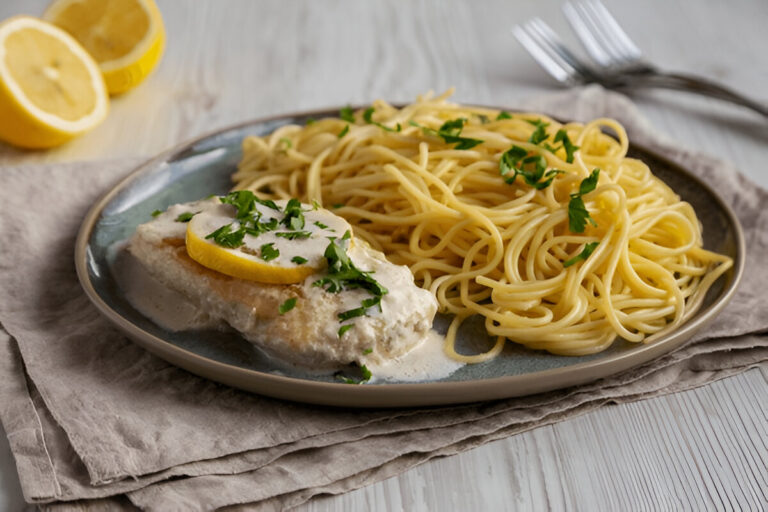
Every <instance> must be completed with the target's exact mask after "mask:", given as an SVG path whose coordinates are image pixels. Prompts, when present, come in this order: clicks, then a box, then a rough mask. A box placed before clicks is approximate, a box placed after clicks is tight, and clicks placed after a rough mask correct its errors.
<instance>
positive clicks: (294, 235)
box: [275, 231, 312, 240]
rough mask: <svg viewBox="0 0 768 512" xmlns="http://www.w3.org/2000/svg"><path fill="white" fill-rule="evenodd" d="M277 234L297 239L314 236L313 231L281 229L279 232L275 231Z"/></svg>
mask: <svg viewBox="0 0 768 512" xmlns="http://www.w3.org/2000/svg"><path fill="white" fill-rule="evenodd" d="M275 236H279V237H280V238H287V239H288V240H296V239H297V238H299V239H303V238H309V237H310V236H312V233H310V232H309V231H281V232H279V233H275Z"/></svg>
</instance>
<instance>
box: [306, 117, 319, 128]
mask: <svg viewBox="0 0 768 512" xmlns="http://www.w3.org/2000/svg"><path fill="white" fill-rule="evenodd" d="M316 122H317V119H315V118H314V117H309V118H307V120H306V121H304V124H305V125H307V126H309V125H311V124H315V123H316Z"/></svg>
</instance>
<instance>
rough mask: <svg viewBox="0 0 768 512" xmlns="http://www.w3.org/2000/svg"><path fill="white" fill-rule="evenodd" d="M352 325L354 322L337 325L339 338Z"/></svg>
mask: <svg viewBox="0 0 768 512" xmlns="http://www.w3.org/2000/svg"><path fill="white" fill-rule="evenodd" d="M354 326H355V324H347V325H342V326H341V327H339V338H341V337H342V336H343V335H344V333H345V332H347V331H348V330H350V329H351V328H353V327H354ZM352 384H354V383H352Z"/></svg>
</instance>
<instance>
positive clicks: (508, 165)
mask: <svg viewBox="0 0 768 512" xmlns="http://www.w3.org/2000/svg"><path fill="white" fill-rule="evenodd" d="M510 171H512V172H513V174H512V176H507V175H508V174H509V173H510ZM563 172H564V171H560V170H557V169H551V170H549V171H547V159H546V158H544V157H543V156H541V155H535V154H534V155H530V156H528V151H527V150H526V149H525V148H522V147H520V146H512V147H511V148H509V149H508V150H507V151H505V152H504V153H503V154H502V155H501V159H500V160H499V173H501V175H502V176H507V177H506V178H504V181H506V182H507V183H509V184H510V185H511V184H512V183H514V182H515V180H516V179H517V177H518V176H522V177H523V180H525V182H526V183H527V184H528V185H530V186H532V187H534V188H535V189H537V190H541V189H544V188H547V187H548V186H549V185H550V184H551V183H552V180H554V179H555V176H556V175H558V174H562V173H563ZM542 178H546V179H544V181H542Z"/></svg>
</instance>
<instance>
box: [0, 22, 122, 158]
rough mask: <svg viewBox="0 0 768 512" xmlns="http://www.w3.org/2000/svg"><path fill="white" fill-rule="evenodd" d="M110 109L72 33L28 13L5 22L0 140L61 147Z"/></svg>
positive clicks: (1, 30)
mask: <svg viewBox="0 0 768 512" xmlns="http://www.w3.org/2000/svg"><path fill="white" fill-rule="evenodd" d="M108 110H109V98H108V97H107V93H106V89H105V87H104V81H103V79H102V77H101V73H100V72H99V68H98V66H97V65H96V63H95V62H94V61H93V59H92V58H91V57H90V56H89V55H88V53H87V52H86V51H85V50H84V49H83V47H82V46H80V44H79V43H78V42H77V41H75V40H74V39H73V38H72V37H71V36H70V35H69V34H67V33H66V32H64V31H63V30H61V29H59V28H57V27H55V26H53V25H51V24H49V23H46V22H44V21H40V20H38V19H35V18H30V17H27V16H18V17H15V18H11V19H9V20H6V21H5V22H3V23H1V24H0V139H2V140H5V141H7V142H10V143H11V144H15V145H17V146H21V147H26V148H47V147H52V146H56V145H58V144H61V143H63V142H66V141H67V140H69V139H71V138H73V137H75V136H77V135H79V134H81V133H84V132H86V131H88V130H90V129H91V128H93V127H95V126H96V125H97V124H99V123H100V122H102V121H103V120H104V118H105V117H106V115H107V112H108Z"/></svg>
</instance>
